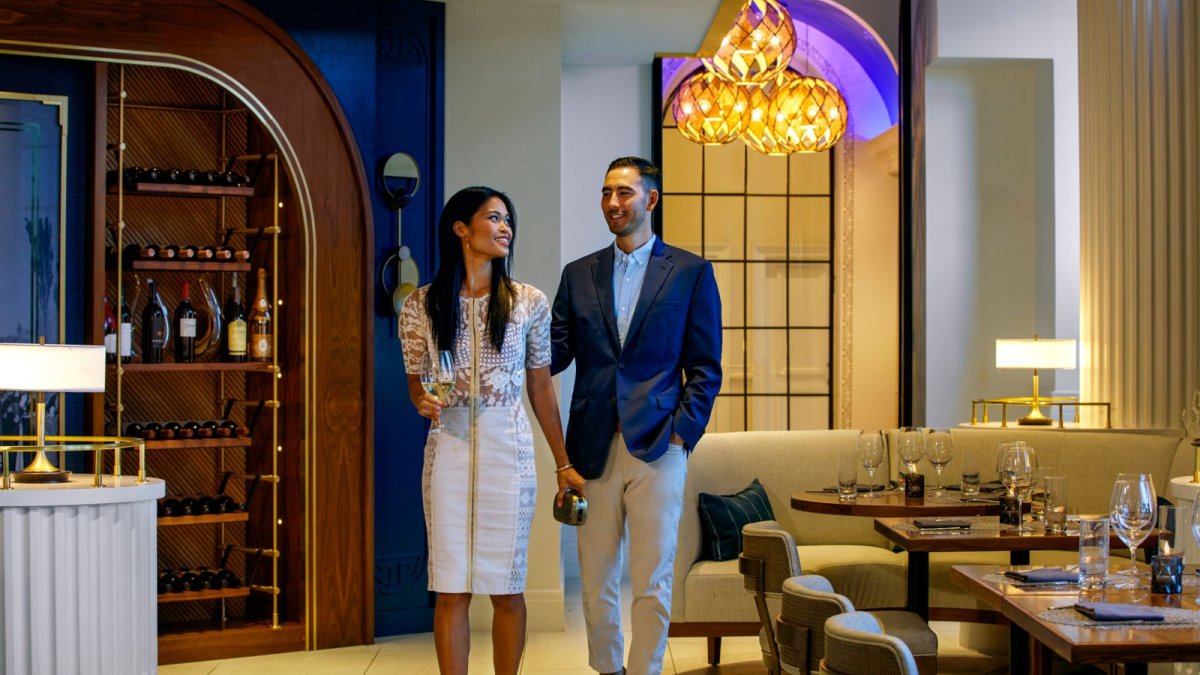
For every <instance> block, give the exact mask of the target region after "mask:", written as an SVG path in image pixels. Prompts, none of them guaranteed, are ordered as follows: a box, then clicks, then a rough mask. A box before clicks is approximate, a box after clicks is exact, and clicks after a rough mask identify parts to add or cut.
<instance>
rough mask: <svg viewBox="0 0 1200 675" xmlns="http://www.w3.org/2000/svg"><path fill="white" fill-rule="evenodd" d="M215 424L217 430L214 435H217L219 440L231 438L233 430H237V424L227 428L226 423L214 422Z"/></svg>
mask: <svg viewBox="0 0 1200 675" xmlns="http://www.w3.org/2000/svg"><path fill="white" fill-rule="evenodd" d="M213 424H215V425H216V429H214V430H213V433H215V434H216V435H217V437H218V438H229V437H230V436H233V430H234V429H235V428H237V424H236V423H235V424H233V425H232V426H226V424H225V423H224V422H221V423H219V424H218V423H217V422H213Z"/></svg>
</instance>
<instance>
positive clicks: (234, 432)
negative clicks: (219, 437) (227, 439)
mask: <svg viewBox="0 0 1200 675" xmlns="http://www.w3.org/2000/svg"><path fill="white" fill-rule="evenodd" d="M219 429H220V430H222V431H225V432H226V433H225V434H224V435H226V436H249V435H250V428H249V427H245V426H242V425H240V424H238V423H237V422H234V421H233V420H225V421H223V422H221V426H220V427H219Z"/></svg>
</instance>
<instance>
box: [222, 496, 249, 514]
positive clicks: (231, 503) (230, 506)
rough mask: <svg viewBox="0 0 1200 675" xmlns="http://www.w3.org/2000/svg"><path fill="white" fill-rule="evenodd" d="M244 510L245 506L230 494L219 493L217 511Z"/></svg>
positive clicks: (234, 511)
mask: <svg viewBox="0 0 1200 675" xmlns="http://www.w3.org/2000/svg"><path fill="white" fill-rule="evenodd" d="M244 510H245V507H243V506H242V505H241V504H239V503H238V502H237V501H235V500H234V499H233V497H230V496H229V495H219V496H218V497H217V513H241V512H242V511H244Z"/></svg>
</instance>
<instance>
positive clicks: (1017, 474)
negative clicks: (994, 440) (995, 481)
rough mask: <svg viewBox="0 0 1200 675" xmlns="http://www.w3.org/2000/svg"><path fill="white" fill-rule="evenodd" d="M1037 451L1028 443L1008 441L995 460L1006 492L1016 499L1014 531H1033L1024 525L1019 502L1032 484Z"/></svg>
mask: <svg viewBox="0 0 1200 675" xmlns="http://www.w3.org/2000/svg"><path fill="white" fill-rule="evenodd" d="M1037 465H1038V460H1037V451H1035V450H1034V449H1033V448H1031V447H1029V446H1028V445H1026V444H1024V443H1021V442H1019V441H1018V442H1016V443H1010V444H1009V445H1008V446H1007V447H1006V448H1004V450H1003V451H1002V453H1001V457H1000V459H999V460H998V461H997V469H998V471H999V474H1000V482H1001V483H1004V487H1006V488H1008V494H1009V495H1011V496H1013V497H1016V499H1017V519H1018V521H1019V522H1020V524H1019V525H1018V526H1017V529H1015V530H1013V531H1014V532H1033V528H1031V527H1025V521H1024V518H1023V517H1022V515H1021V503H1022V502H1023V501H1024V499H1025V493H1026V492H1027V491H1028V490H1029V488H1030V487H1031V486H1032V485H1033V475H1034V472H1036V471H1037Z"/></svg>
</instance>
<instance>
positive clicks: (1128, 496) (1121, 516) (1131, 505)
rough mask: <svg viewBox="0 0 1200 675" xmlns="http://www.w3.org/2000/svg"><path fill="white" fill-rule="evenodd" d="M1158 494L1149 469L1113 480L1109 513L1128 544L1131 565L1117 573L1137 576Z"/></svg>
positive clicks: (1152, 523) (1151, 524)
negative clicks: (1139, 550) (1139, 554)
mask: <svg viewBox="0 0 1200 675" xmlns="http://www.w3.org/2000/svg"><path fill="white" fill-rule="evenodd" d="M1157 510H1158V497H1157V496H1156V495H1155V494H1154V481H1153V480H1152V479H1151V478H1150V474H1148V473H1120V474H1117V481H1116V482H1115V483H1113V491H1112V499H1111V500H1110V501H1109V516H1110V521H1111V524H1112V527H1113V528H1114V529H1115V530H1116V531H1117V536H1118V537H1120V538H1121V541H1123V542H1125V545H1126V546H1128V547H1129V569H1128V570H1125V571H1122V572H1118V574H1122V575H1129V576H1132V577H1134V579H1135V581H1134V583H1135V584H1136V583H1137V582H1136V579H1137V548H1138V546H1141V544H1142V542H1143V541H1145V540H1146V537H1148V536H1150V531H1151V530H1153V529H1154V521H1155V520H1156V517H1157V515H1158V514H1157V513H1156V511H1157Z"/></svg>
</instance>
